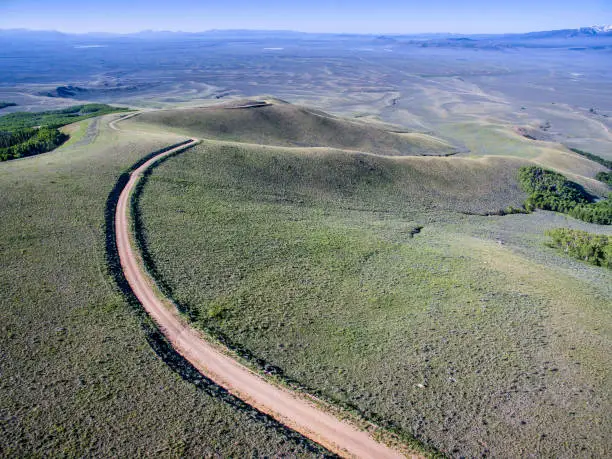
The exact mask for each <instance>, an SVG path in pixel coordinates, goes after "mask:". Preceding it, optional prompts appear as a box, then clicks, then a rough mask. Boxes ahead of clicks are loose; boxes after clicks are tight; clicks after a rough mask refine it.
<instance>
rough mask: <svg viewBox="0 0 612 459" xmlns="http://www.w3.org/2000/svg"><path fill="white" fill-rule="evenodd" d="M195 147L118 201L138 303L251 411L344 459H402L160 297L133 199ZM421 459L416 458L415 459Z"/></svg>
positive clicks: (122, 253) (120, 244) (121, 247)
mask: <svg viewBox="0 0 612 459" xmlns="http://www.w3.org/2000/svg"><path fill="white" fill-rule="evenodd" d="M195 143H196V142H195V141H194V142H192V143H190V144H187V145H184V146H181V147H178V148H175V149H173V150H170V151H167V152H164V153H161V154H159V155H158V156H156V157H154V158H152V159H150V160H149V161H147V162H146V163H144V164H143V165H142V166H140V167H139V168H138V169H136V170H135V171H134V172H133V173H132V175H131V177H130V180H129V182H128V183H127V185H126V187H125V188H124V190H123V192H122V193H121V195H120V197H119V202H118V204H117V211H116V214H115V231H116V236H117V248H118V251H119V257H120V259H121V266H122V268H123V272H124V274H125V277H126V279H127V281H128V282H129V284H130V287H131V288H132V290H133V291H134V293H135V295H136V297H137V298H138V300H139V301H140V303H141V304H142V306H143V307H144V309H145V310H146V311H147V313H148V314H149V315H150V316H151V317H152V318H153V320H154V321H155V322H156V323H157V325H158V326H159V328H160V330H161V331H162V333H163V334H164V335H165V336H166V338H167V339H168V340H169V341H170V343H171V344H172V346H173V347H174V348H175V349H176V350H177V351H178V352H179V353H180V354H181V355H182V356H183V357H185V358H186V359H187V360H188V361H189V362H190V363H191V364H192V365H193V366H194V367H196V368H197V369H198V371H200V372H201V373H202V374H203V375H205V376H207V377H208V378H210V379H211V380H213V381H214V382H215V383H217V384H218V385H220V386H221V387H223V388H225V389H226V390H228V391H229V392H230V393H232V394H234V395H235V396H237V397H239V398H240V399H242V400H244V401H245V402H246V403H248V404H249V405H251V406H253V407H255V408H257V409H258V410H260V411H262V412H264V413H267V414H268V415H270V416H272V417H273V418H275V419H276V420H278V421H279V422H281V423H283V424H284V425H286V426H288V427H289V428H291V429H293V430H295V431H297V432H299V433H301V434H302V435H304V436H306V437H308V438H310V439H311V440H314V441H315V442H317V443H319V444H321V445H322V446H324V447H325V448H327V449H329V450H330V451H332V452H334V453H336V454H339V455H340V456H344V457H359V458H376V459H385V458H398V457H405V456H404V454H401V453H400V452H399V451H396V450H394V449H391V448H390V447H388V446H386V445H384V444H382V443H379V442H377V441H376V440H374V439H373V438H372V437H371V436H370V434H369V433H367V432H365V431H363V430H360V429H359V428H357V427H355V426H354V425H352V424H350V423H348V422H346V421H340V420H339V419H337V418H336V417H334V416H333V415H332V414H330V413H328V412H327V411H325V410H323V409H322V408H319V407H318V406H317V405H315V404H314V403H313V402H312V401H310V400H308V399H306V398H305V397H304V396H302V395H300V394H297V393H294V392H292V391H290V390H289V389H286V388H283V387H280V386H277V385H275V384H272V383H270V382H268V381H266V380H265V379H264V378H263V377H261V376H260V375H258V374H256V373H254V372H253V371H251V370H249V369H248V368H247V367H245V366H244V365H242V364H240V363H238V362H237V361H235V360H234V359H232V358H231V357H230V356H228V355H226V354H225V353H223V352H222V349H221V348H219V347H218V346H217V345H214V344H212V343H210V342H208V341H207V340H206V339H205V338H204V337H203V335H202V334H201V333H200V332H198V331H197V330H195V329H194V328H192V327H191V326H190V325H189V324H188V323H187V321H186V320H185V319H183V318H182V317H181V316H180V315H179V313H178V311H177V309H176V307H175V306H174V305H173V304H172V303H171V302H170V301H169V300H168V299H165V298H163V297H162V296H161V294H159V293H157V292H158V290H157V289H156V288H155V284H154V282H153V281H152V279H151V278H150V277H149V276H148V275H147V274H146V273H145V271H144V267H143V264H142V261H141V258H140V255H139V253H138V251H137V250H136V249H135V248H134V244H133V242H132V238H131V234H130V231H131V225H130V194H131V192H132V190H133V189H134V186H135V185H136V183H137V182H138V180H139V179H140V176H141V175H142V174H143V172H144V171H145V170H146V169H147V168H149V167H150V166H151V165H152V164H153V163H154V162H156V161H157V160H159V159H160V158H162V157H164V156H167V155H170V154H172V153H176V152H177V151H180V150H184V149H187V148H189V147H191V146H193V145H194V144H195ZM413 457H417V456H413Z"/></svg>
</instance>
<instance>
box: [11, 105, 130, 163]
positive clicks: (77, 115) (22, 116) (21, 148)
mask: <svg viewBox="0 0 612 459" xmlns="http://www.w3.org/2000/svg"><path fill="white" fill-rule="evenodd" d="M127 110H128V109H125V108H117V107H111V106H110V105H105V104H86V105H77V106H75V107H69V108H64V109H62V110H53V111H48V112H37V113H30V112H17V113H9V114H8V115H4V116H1V117H0V161H7V160H9V159H16V158H22V157H24V156H32V155H37V154H39V153H46V152H47V151H51V150H53V149H55V148H57V147H59V146H60V145H61V144H62V143H64V142H65V141H66V140H68V136H67V135H66V134H64V133H62V132H60V131H58V128H59V127H61V126H65V125H66V124H71V123H76V122H77V121H82V120H84V119H87V118H92V117H94V116H101V115H107V114H109V113H116V112H124V111H127Z"/></svg>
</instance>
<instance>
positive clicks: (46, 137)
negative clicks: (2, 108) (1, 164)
mask: <svg viewBox="0 0 612 459" xmlns="http://www.w3.org/2000/svg"><path fill="white" fill-rule="evenodd" d="M20 134H21V135H20ZM10 136H11V137H13V139H23V140H22V141H21V142H16V143H13V145H10V146H6V147H0V161H7V160H9V159H17V158H22V157H24V156H32V155H37V154H40V153H45V152H47V151H51V150H53V149H55V148H57V147H59V146H60V145H61V144H62V143H64V142H65V141H66V140H68V136H67V135H66V134H64V133H62V132H60V131H58V130H57V129H51V128H48V127H42V128H40V129H28V130H23V131H22V132H18V133H17V135H14V134H10ZM7 137H9V136H5V135H2V136H0V139H3V141H5V140H6V138H7ZM9 142H10V140H9V141H6V143H9Z"/></svg>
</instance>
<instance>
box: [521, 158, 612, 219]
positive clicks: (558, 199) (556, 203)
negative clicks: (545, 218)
mask: <svg viewBox="0 0 612 459" xmlns="http://www.w3.org/2000/svg"><path fill="white" fill-rule="evenodd" d="M519 183H520V185H521V187H522V188H523V190H524V191H526V192H527V193H529V197H528V198H527V201H525V209H527V210H528V211H533V210H534V209H543V210H552V211H555V212H562V213H566V214H569V215H571V216H572V217H575V218H578V219H580V220H583V221H586V222H589V223H598V224H600V225H610V224H612V200H611V197H608V199H604V200H600V201H598V202H595V199H594V197H593V196H591V195H590V194H589V193H587V192H586V191H585V190H584V188H582V187H581V186H580V185H578V184H577V183H574V182H571V181H569V180H567V179H566V178H565V177H564V176H563V175H561V174H558V173H556V172H553V171H549V170H546V169H542V168H541V167H537V166H526V167H521V168H520V169H519Z"/></svg>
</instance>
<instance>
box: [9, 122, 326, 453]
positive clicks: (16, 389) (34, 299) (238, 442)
mask: <svg viewBox="0 0 612 459" xmlns="http://www.w3.org/2000/svg"><path fill="white" fill-rule="evenodd" d="M108 119H109V118H108V117H107V118H102V119H100V120H99V121H98V122H97V124H96V126H97V127H96V133H95V134H96V135H93V136H90V137H89V138H87V136H84V137H82V138H81V140H87V141H86V143H85V144H81V145H77V143H79V142H75V143H74V144H73V145H72V146H70V145H68V146H62V147H60V148H59V149H57V150H56V151H54V152H51V153H49V154H46V155H40V156H36V157H31V158H25V159H21V160H16V161H11V162H7V163H2V164H1V165H0V187H1V188H2V193H3V196H2V202H1V204H0V209H1V214H2V219H1V221H0V225H1V229H0V260H1V264H2V276H1V279H0V291H1V292H2V295H1V296H0V374H1V375H2V377H1V378H0V437H1V438H2V440H1V441H0V456H3V457H11V456H21V457H23V456H33V457H44V456H70V457H74V456H143V455H156V456H162V457H170V456H172V457H176V456H181V455H187V456H207V457H208V456H225V457H227V456H238V457H244V456H298V457H308V456H313V455H316V456H319V455H321V454H324V452H322V451H321V450H320V449H317V448H316V447H315V446H313V445H312V444H310V443H308V442H305V441H304V440H303V439H302V438H300V437H296V436H294V435H293V434H291V433H290V432H287V431H285V430H284V429H283V428H282V427H280V426H279V425H278V424H276V423H274V422H272V421H270V420H269V419H267V418H265V417H262V416H260V415H259V414H258V413H256V412H254V411H253V410H251V409H250V408H249V407H247V406H245V405H244V404H242V403H240V402H238V401H237V400H236V399H234V398H233V397H231V396H229V395H227V394H226V393H224V392H223V391H220V390H219V389H218V388H217V387H216V386H214V385H211V384H210V383H209V382H208V381H207V380H206V379H204V378H202V377H201V376H199V375H196V374H194V372H193V371H191V370H190V367H189V366H188V365H185V363H184V361H181V360H180V359H179V358H178V356H177V355H176V354H175V353H173V352H172V349H170V348H169V347H168V345H167V343H165V342H164V341H163V339H161V337H160V336H159V333H157V332H156V330H155V329H154V327H152V326H151V324H150V322H148V321H147V320H146V317H144V316H143V314H142V313H141V312H139V310H138V309H137V308H135V307H134V306H132V305H130V304H129V303H128V302H127V301H126V300H125V298H124V296H123V295H122V294H121V292H120V291H119V290H118V289H117V287H116V285H115V283H114V282H113V280H112V278H111V276H110V275H109V273H108V271H107V267H106V255H105V245H106V242H107V241H106V234H105V226H104V221H105V220H104V218H105V207H106V201H107V196H108V195H109V193H110V192H111V190H112V189H113V186H114V185H115V182H116V181H117V178H118V177H119V176H120V174H121V173H122V172H123V171H124V170H126V169H127V168H128V167H129V166H131V165H132V164H133V163H135V162H136V161H137V160H139V159H140V158H141V157H143V156H144V155H146V154H148V153H150V152H151V151H154V150H157V149H159V148H162V147H164V146H166V145H169V144H171V143H176V142H177V141H179V140H181V138H180V137H177V136H169V135H152V134H149V135H139V134H137V133H131V134H125V133H118V132H115V131H112V130H110V129H109V128H108V126H107V122H108ZM85 123H89V127H91V126H92V124H93V122H92V121H85ZM89 127H87V128H85V132H87V131H88V130H89ZM73 129H75V130H77V131H79V130H80V129H81V128H80V127H78V126H74V127H73Z"/></svg>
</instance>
